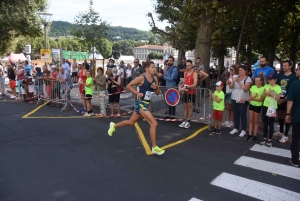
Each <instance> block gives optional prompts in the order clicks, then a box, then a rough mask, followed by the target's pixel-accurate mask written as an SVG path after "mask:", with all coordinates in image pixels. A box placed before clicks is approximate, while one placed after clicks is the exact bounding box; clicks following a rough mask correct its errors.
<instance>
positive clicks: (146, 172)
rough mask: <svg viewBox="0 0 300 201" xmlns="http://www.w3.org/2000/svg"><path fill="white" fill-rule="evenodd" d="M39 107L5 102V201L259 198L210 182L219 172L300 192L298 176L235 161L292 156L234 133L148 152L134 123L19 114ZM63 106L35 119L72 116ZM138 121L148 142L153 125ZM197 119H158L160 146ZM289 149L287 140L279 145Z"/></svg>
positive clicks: (0, 124) (1, 166)
mask: <svg viewBox="0 0 300 201" xmlns="http://www.w3.org/2000/svg"><path fill="white" fill-rule="evenodd" d="M36 107H37V106H35V105H32V104H27V103H22V102H8V101H6V102H5V101H3V100H0V108H1V109H0V200H1V201H12V200H13V201H14V200H33V201H52V200H53V201H60V200H61V201H81V200H87V201H90V200H91V201H93V200H112V201H115V200H116V201H118V200H126V201H127V200H130V201H131V200H145V201H148V200H149V201H150V200H151V201H152V200H164V201H177V200H178V201H181V200H182V201H188V200H190V199H191V198H192V197H195V198H198V199H201V200H207V201H209V200H246V201H247V200H255V199H253V198H251V197H248V196H245V195H241V194H239V193H235V192H231V191H228V190H225V189H222V188H219V187H215V186H212V185H211V184H210V182H211V181H212V180H213V179H214V178H216V177H217V176H218V175H219V174H221V173H222V172H227V173H231V174H234V175H238V176H241V177H245V178H249V179H252V180H255V181H260V182H263V183H267V184H270V185H274V186H278V187H281V188H285V189H288V190H291V191H294V192H298V193H300V189H299V184H300V183H299V181H298V180H295V179H292V178H287V177H283V176H280V175H277V176H274V175H272V174H271V173H266V172H263V171H258V170H254V169H250V168H246V167H241V166H237V165H234V164H233V163H234V161H235V160H237V159H238V158H239V157H241V156H243V155H246V156H251V157H257V158H260V159H266V160H268V161H272V162H276V163H279V164H285V165H287V159H286V158H281V157H278V156H270V155H267V154H261V153H255V152H252V151H249V149H250V148H251V147H252V146H253V145H254V144H253V143H250V142H246V141H245V140H244V139H243V138H240V137H238V136H237V135H228V132H229V130H228V129H227V128H224V129H223V134H222V135H220V136H217V135H211V133H210V131H208V130H205V131H203V132H201V133H200V134H199V135H197V136H196V137H194V138H192V139H190V140H188V141H186V142H184V143H182V144H179V145H177V146H174V147H171V148H168V149H166V152H165V154H164V155H162V156H148V155H146V153H145V151H144V148H143V146H142V145H141V143H140V140H139V137H138V135H137V132H136V130H135V128H134V127H126V128H121V129H118V130H117V131H116V133H115V135H114V136H113V137H109V136H108V135H107V129H108V125H109V122H110V121H115V122H118V121H121V120H124V119H126V117H124V118H121V119H117V118H112V119H109V118H59V119H58V118H57V119H56V118H28V119H22V118H21V117H22V116H24V115H25V114H27V113H28V112H30V111H32V110H33V109H35V108H36ZM67 112H69V113H65V112H60V111H59V109H58V108H49V107H47V106H44V107H42V108H41V109H40V110H38V111H37V112H35V113H33V114H32V115H31V116H32V117H39V116H47V115H49V116H53V115H54V114H56V113H59V115H60V116H62V115H65V116H69V115H70V114H71V111H67ZM139 125H140V127H141V129H142V130H143V133H144V135H145V137H146V139H147V141H148V143H150V141H149V135H148V129H149V126H148V125H147V123H146V122H144V121H142V120H141V121H139ZM203 126H204V125H203V124H197V123H192V125H191V128H190V129H181V128H179V127H178V122H173V123H167V122H163V121H160V122H159V125H158V128H157V130H158V132H157V140H158V144H159V145H160V146H163V145H166V144H169V143H172V142H174V141H177V140H179V139H182V138H185V137H187V136H189V135H191V134H192V133H193V132H194V131H196V130H198V129H199V128H201V127H203ZM274 146H275V147H279V148H283V149H288V148H289V144H285V145H281V144H280V143H278V142H274Z"/></svg>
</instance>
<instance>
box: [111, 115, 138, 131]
mask: <svg viewBox="0 0 300 201" xmlns="http://www.w3.org/2000/svg"><path fill="white" fill-rule="evenodd" d="M140 118H141V115H140V114H137V113H135V112H133V113H132V115H131V117H130V119H129V120H125V121H121V122H119V123H117V124H115V128H120V127H125V126H133V125H134V124H135V123H136V122H137V121H138V120H139V119H140Z"/></svg>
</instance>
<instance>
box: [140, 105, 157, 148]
mask: <svg viewBox="0 0 300 201" xmlns="http://www.w3.org/2000/svg"><path fill="white" fill-rule="evenodd" d="M140 114H141V115H142V117H144V119H146V121H147V122H148V123H149V125H150V138H151V142H152V147H156V127H157V121H156V120H155V119H154V117H153V116H152V114H151V113H150V112H149V111H144V110H142V109H140Z"/></svg>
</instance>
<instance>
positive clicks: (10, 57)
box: [7, 52, 27, 62]
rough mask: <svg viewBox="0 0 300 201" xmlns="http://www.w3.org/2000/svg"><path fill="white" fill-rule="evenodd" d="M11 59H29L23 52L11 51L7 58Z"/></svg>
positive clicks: (14, 60)
mask: <svg viewBox="0 0 300 201" xmlns="http://www.w3.org/2000/svg"><path fill="white" fill-rule="evenodd" d="M7 59H8V60H9V61H12V62H18V61H19V60H20V61H25V60H27V59H26V57H25V56H24V54H23V53H20V54H14V53H12V52H11V53H10V55H9V57H8V58H7Z"/></svg>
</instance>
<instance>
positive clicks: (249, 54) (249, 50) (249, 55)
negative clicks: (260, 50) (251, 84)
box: [247, 37, 252, 69]
mask: <svg viewBox="0 0 300 201" xmlns="http://www.w3.org/2000/svg"><path fill="white" fill-rule="evenodd" d="M247 64H248V68H249V69H251V67H252V43H251V38H250V37H248V41H247Z"/></svg>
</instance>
